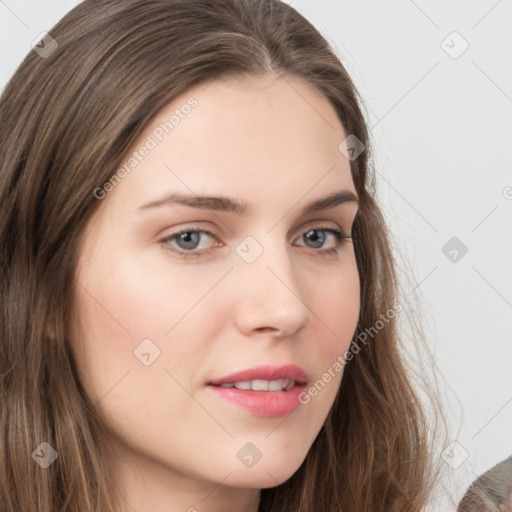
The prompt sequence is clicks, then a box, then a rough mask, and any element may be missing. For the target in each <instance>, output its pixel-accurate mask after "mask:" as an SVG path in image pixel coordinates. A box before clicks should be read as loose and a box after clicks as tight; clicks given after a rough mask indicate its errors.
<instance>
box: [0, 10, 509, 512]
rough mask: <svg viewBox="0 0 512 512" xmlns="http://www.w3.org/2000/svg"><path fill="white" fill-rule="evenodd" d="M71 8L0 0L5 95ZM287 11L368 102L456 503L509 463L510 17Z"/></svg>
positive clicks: (383, 192)
mask: <svg viewBox="0 0 512 512" xmlns="http://www.w3.org/2000/svg"><path fill="white" fill-rule="evenodd" d="M78 3H79V2H77V1H65V0H51V1H45V2H40V1H36V0H0V57H1V60H0V88H3V87H4V86H5V84H6V83H7V81H8V79H9V78H10V76H11V75H12V74H13V73H14V71H15V69H16V67H17V66H18V65H19V63H20V62H21V60H22V59H23V57H24V56H25V55H26V53H27V52H28V51H31V49H30V44H31V42H32V41H33V40H34V39H36V38H37V37H38V36H39V34H41V33H42V32H44V31H50V29H51V27H52V26H53V25H54V24H55V23H56V22H57V21H58V20H59V19H60V18H61V17H62V16H63V15H64V14H65V13H66V12H67V11H69V10H70V9H71V8H73V7H74V6H75V5H77V4H78ZM288 3H289V4H291V5H292V6H293V7H295V8H296V9H297V10H298V11H299V12H301V13H302V14H303V15H304V16H305V17H306V18H307V19H308V20H310V21H311V22H312V23H313V24H314V25H315V26H316V27H317V28H318V29H319V30H320V32H322V34H323V35H324V36H325V37H326V38H327V39H328V41H329V42H330V43H331V45H332V46H333V47H334V48H335V50H336V52H337V53H338V55H339V56H340V58H341V60H342V62H343V64H344V65H345V66H346V68H347V70H348V72H349V73H350V74H351V76H352V77H353V79H354V82H355V83H356V86H357V87H358V89H359V91H360V93H361V95H362V97H363V100H364V102H365V107H366V111H367V116H368V123H369V126H370V127H371V132H372V137H373V143H374V148H373V149H374V155H375V168H376V171H377V186H378V195H379V199H380V201H381V204H382V207H383V210H384V213H385V215H386V217H387V220H388V222H389V224H390V226H391V229H392V232H393V236H394V240H395V243H396V247H397V251H398V252H399V253H400V254H404V255H405V258H406V260H407V261H408V262H409V265H410V267H411V269H412V280H413V282H414V283H415V285H414V286H413V287H412V288H409V289H407V286H409V287H410V285H404V292H405V293H406V294H409V295H410V294H415V295H417V296H418V299H419V300H421V301H423V307H422V315H423V317H424V322H425V326H426V329H427V335H428V341H429V344H430V346H431V347H432V348H433V350H434V351H435V353H436V355H437V357H438V360H439V365H440V368H441V371H442V374H443V376H444V378H445V379H446V382H447V384H448V385H449V388H450V389H451V391H450V393H451V397H452V398H451V404H450V407H449V410H448V414H449V418H450V423H451V425H452V434H451V439H450V441H451V442H456V443H457V444H456V445H452V446H449V447H447V448H448V450H447V451H446V452H445V453H444V458H445V460H446V469H447V471H448V473H447V475H448V480H450V482H449V483H448V484H447V485H448V487H450V486H451V487H450V489H451V491H450V492H451V495H452V497H453V499H455V500H457V499H458V498H459V497H460V495H461V494H462V492H463V490H464V489H465V488H466V487H467V485H468V484H469V483H470V481H471V480H472V479H473V478H474V477H475V475H477V474H480V473H482V472H484V471H486V470H487V469H489V468H490V467H491V466H492V465H494V464H496V463H497V462H499V461H501V460H503V459H504V458H506V457H508V456H509V455H511V454H512V274H511V272H510V270H509V267H510V263H511V262H512V236H511V232H512V229H511V227H512V172H511V160H512V157H511V151H510V149H511V146H512V144H511V142H512V139H511V135H512V115H511V114H512V74H511V71H510V62H511V61H512V58H511V57H512V55H511V53H512V31H511V30H510V26H511V22H512V4H511V3H510V2H509V1H506V0H499V1H496V0H485V1H479V2H477V1H458V2H454V1H452V2H434V1H432V0H430V1H425V0H421V1H420V0H417V1H412V0H391V1H387V2H378V1H377V0H373V1H370V0H364V1H357V2H356V1H355V0H354V1H352V2H349V1H345V0H341V1H340V0H337V1H336V0H322V1H318V0H317V1H313V0H293V1H291V0H288ZM466 47H467V48H466ZM0 122H1V120H0ZM453 237H456V240H452V241H451V242H449V241H450V240H451V239H452V238H453ZM446 244H448V245H446ZM464 246H465V247H466V248H467V252H466V253H465V254H463V253H464V250H465V249H464ZM443 248H444V249H443ZM454 251H455V252H454ZM403 268H404V269H405V271H404V272H405V273H407V272H409V270H407V265H406V264H404V266H403ZM418 364H421V362H418ZM441 509H442V510H453V506H450V505H449V504H447V503H446V504H445V503H441V501H440V502H439V503H438V505H437V507H436V510H437V512H439V510H441Z"/></svg>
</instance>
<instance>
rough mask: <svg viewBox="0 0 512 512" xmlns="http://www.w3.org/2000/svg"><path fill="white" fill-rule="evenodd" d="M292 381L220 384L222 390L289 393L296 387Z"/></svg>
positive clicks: (244, 381)
mask: <svg viewBox="0 0 512 512" xmlns="http://www.w3.org/2000/svg"><path fill="white" fill-rule="evenodd" d="M295 384H296V383H295V381H294V380H292V379H276V380H261V379H255V380H242V381H238V382H224V383H222V384H219V387H221V388H236V389H242V390H244V391H248V390H250V389H252V390H253V391H289V390H290V389H292V388H293V387H294V386H295Z"/></svg>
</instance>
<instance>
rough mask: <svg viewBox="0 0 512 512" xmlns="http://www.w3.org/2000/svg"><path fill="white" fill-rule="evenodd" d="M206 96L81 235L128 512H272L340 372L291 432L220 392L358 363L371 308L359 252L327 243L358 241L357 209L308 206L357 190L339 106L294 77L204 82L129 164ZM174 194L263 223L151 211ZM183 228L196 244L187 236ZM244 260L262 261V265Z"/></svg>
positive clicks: (94, 365)
mask: <svg viewBox="0 0 512 512" xmlns="http://www.w3.org/2000/svg"><path fill="white" fill-rule="evenodd" d="M191 97H194V98H195V99H196V100H197V105H196V106H195V107H194V108H193V109H192V110H191V111H190V113H189V114H188V115H187V116H184V117H183V119H180V122H179V124H177V125H176V126H175V127H174V129H173V130H172V131H171V132H170V133H169V134H166V135H165V137H163V139H162V141H160V142H159V144H158V145H157V147H155V148H153V149H151V150H150V151H149V153H148V154H147V155H146V156H145V157H144V158H143V159H142V160H141V161H140V162H139V163H138V165H137V166H136V167H135V168H134V169H133V171H132V172H130V173H128V174H127V175H126V176H125V178H124V179H122V181H121V182H120V183H118V184H117V185H115V187H113V189H112V190H110V191H109V192H108V193H107V194H106V195H105V197H104V199H102V200H101V202H102V203H101V205H100V208H99V210H98V211H97V212H95V214H94V216H93V217H92V218H91V221H90V222H89V223H88V225H87V229H86V230H85V231H84V233H83V239H82V242H83V243H82V246H81V248H80V254H79V262H78V267H77V271H76V280H77V285H76V299H77V301H76V314H75V322H74V324H73V325H74V327H73V333H72V336H71V345H72V350H73V354H74V357H75V358H76V360H77V365H78V368H79V377H80V380H81V382H82V385H83V386H84V389H85V390H86V392H87V394H88V396H89V398H90V400H91V402H92V403H93V404H94V406H95V408H96V409H97V410H98V411H99V413H100V415H101V417H102V418H103V419H104V421H105V422H106V424H107V425H108V427H109V430H110V432H111V435H112V446H113V447H115V450H116V455H117V456H116V457H115V458H114V459H113V460H112V461H109V462H111V464H112V471H113V474H114V475H115V478H116V482H117V484H118V485H119V486H120V488H121V490H122V493H123V495H124V496H125V498H126V503H127V512H128V511H129V512H145V511H147V510H151V511H152V512H185V511H189V512H194V511H198V512H226V511H228V510H236V511H238V512H243V511H246V512H256V511H257V508H258V503H259V499H260V489H262V488H267V487H274V486H276V485H278V484H280V483H282V482H284V481H285V480H287V479H288V478H290V477H291V476H292V474H293V473H294V472H295V471H296V470H297V469H298V468H299V466H300V465H301V463H302V462H303V460H304V458H305V457H306V455H307V453H308V450H309V449H310V447H311V445H312V443H313V441H314V439H315V437H316V436H317V434H318V433H319V431H320V429H321V427H322V425H323V423H324V421H325V419H326V417H327V414H328V412H329V410H330V408H331V406H332V404H333V402H334V399H335V396H336V393H337V391H338V389H339V386H340V382H341V377H342V371H338V372H336V373H335V377H334V378H332V380H331V381H330V382H329V383H328V384H327V385H326V386H325V387H324V388H323V389H322V390H321V391H320V392H318V394H317V395H316V396H315V397H314V398H311V400H310V401H309V403H308V404H307V405H304V404H302V405H300V406H299V407H298V408H297V409H296V410H294V411H293V412H292V413H291V414H289V415H288V416H286V417H278V418H263V417H258V416H256V415H253V414H251V413H250V412H248V411H246V410H244V409H242V408H240V407H238V406H235V405H233V404H232V403H230V402H227V401H225V400H223V399H222V398H220V397H219V396H217V395H216V394H215V393H213V392H212V391H211V389H209V388H208V387H207V386H206V383H207V382H208V381H209V380H211V379H214V378H218V377H222V376H225V375H228V374H230V373H233V372H237V371H241V370H245V369H249V368H253V367H255V366H259V365H265V364H270V365H284V364H296V365H298V366H300V367H302V368H303V369H304V370H305V371H306V373H307V375H308V385H312V384H314V383H315V382H316V381H317V380H318V379H319V378H321V376H322V374H324V372H326V371H327V370H328V369H329V368H331V367H332V366H333V364H334V363H335V361H336V360H337V358H338V357H339V356H340V355H342V354H344V353H345V352H346V351H347V349H348V348H349V346H350V342H351V339H352V336H353V334H354V332H355V328H356V324H357V319H358V315H359V308H360V303H359V291H360V289H359V286H360V285H359V276H358V270H357V265H356V260H355V255H354V247H353V243H352V241H350V240H345V241H343V240H342V241H341V243H340V244H338V243H337V240H336V237H335V236H334V235H333V234H331V233H330V232H329V231H326V229H336V230H340V231H342V232H344V233H347V234H350V233H351V229H352V224H353V221H354V217H355V215H356V211H357V203H355V202H345V203H343V204H339V205H337V206H335V207H333V208H329V209H323V210H321V211H317V212H313V213H309V214H307V215H303V214H301V210H302V209H303V207H305V206H306V205H308V204H309V203H311V202H313V201H315V200H317V199H320V198H324V197H326V196H328V195H331V194H333V193H334V192H339V191H341V190H348V191H351V192H352V193H353V194H356V191H355V187H354V183H353V181H352V177H351V173H350V165H349V161H348V160H347V159H346V158H345V156H344V155H343V154H342V153H340V151H339V150H338V146H339V144H340V143H341V142H342V141H343V140H344V139H345V138H346V136H347V134H346V133H345V132H344V130H343V127H342V125H341V123H340V121H339V120H338V118H337V116H336V113H335V111H334V109H333V107H332V106H331V105H330V103H329V101H328V100H327V99H326V98H325V97H324V96H323V95H322V94H321V93H320V92H318V91H317V90H316V89H315V88H314V87H312V86H311V85H309V84H308V83H307V82H305V81H303V80H302V79H300V78H297V77H293V76H286V77H281V76H278V75H275V74H269V75H266V76H265V77H263V78H262V77H259V78H247V77H244V78H242V79H238V80H234V79H232V78H230V79H223V80H218V79H217V80H214V81H211V82H209V83H202V84H200V85H198V86H195V87H193V88H191V89H190V90H188V91H187V92H186V93H184V94H183V95H181V96H180V97H178V98H176V99H175V100H174V101H173V102H172V103H171V104H170V105H168V106H167V107H166V108H165V109H163V110H162V111H161V112H160V113H159V114H158V116H157V117H155V118H154V120H153V121H152V122H151V124H150V126H148V128H147V130H146V131H145V132H144V133H143V134H142V135H141V136H140V137H139V140H138V141H137V142H136V143H135V144H134V146H133V148H132V149H131V150H130V152H129V153H131V152H133V151H135V150H137V149H138V148H140V147H141V146H142V145H143V144H144V142H145V141H146V140H147V137H148V136H149V135H151V134H152V132H153V130H155V128H156V127H158V126H159V125H160V123H162V122H163V121H166V120H169V118H170V116H171V115H172V113H173V111H174V110H175V109H177V108H180V106H182V105H184V104H186V102H187V100H189V99H190V98H191ZM127 158H128V157H127ZM91 193H92V191H91ZM169 193H183V194H188V195H191V196H194V197H195V196H202V195H207V196H223V197H229V198H232V199H236V200H238V201H244V202H246V203H247V206H248V211H247V212H246V213H245V214H243V215H242V214H239V213H235V212H227V211H220V210H217V211H214V210H205V209H199V208H195V207H192V206H185V205H181V204H165V205H161V206H158V207H152V208H141V207H142V206H143V205H145V204H147V203H151V202H153V201H157V200H159V199H161V198H163V197H164V196H165V195H166V194H169ZM202 229H206V230H208V231H211V232H212V233H213V235H208V234H205V233H201V232H200V231H199V232H198V230H202ZM314 229H316V230H319V231H315V232H313V236H312V237H310V238H308V237H306V236H305V235H306V234H307V233H308V232H309V231H311V230H314ZM184 230H185V231H188V232H190V234H189V235H188V239H187V238H184V237H181V238H180V237H178V236H173V235H176V234H177V233H179V232H180V231H184ZM247 237H252V239H250V242H251V243H250V244H249V245H244V243H247V240H246V239H247ZM254 241H256V243H255V242H254ZM243 242H244V243H243ZM355 243H356V242H355ZM194 244H195V245H194ZM241 244H242V245H241ZM251 244H252V245H251ZM240 246H242V247H244V248H245V249H246V252H248V253H250V254H251V255H254V254H256V253H255V252H254V251H257V250H259V249H258V247H261V250H262V253H261V254H259V256H258V257H257V258H256V259H255V260H254V261H253V262H251V263H248V262H247V261H246V260H244V258H242V257H241V256H240V254H239V252H237V250H236V249H237V247H240ZM330 249H336V251H337V252H336V253H334V252H330V253H329V252H327V251H329V250H330ZM180 250H181V251H189V252H196V254H197V255H196V256H189V257H187V258H185V257H183V256H182V255H180V254H179V253H178V252H174V251H180ZM242 254H243V253H242ZM143 340H151V342H148V341H146V342H145V343H146V345H143V346H142V347H144V348H145V350H144V354H146V355H144V356H143V357H142V359H144V360H146V362H148V360H151V359H152V358H153V357H154V356H155V354H156V353H157V351H158V350H159V351H160V353H159V356H158V357H156V359H154V360H153V361H152V362H151V364H149V365H146V364H143V362H141V358H140V357H137V356H136V355H135V353H134V351H135V352H136V353H137V347H138V346H139V345H140V344H141V342H142V341H143ZM152 344H154V346H153V345H152ZM148 347H149V348H148ZM155 347H158V348H155ZM140 352H141V351H140V350H139V356H140ZM148 353H149V354H150V356H148V355H147V354H148ZM246 443H252V445H254V446H255V447H257V449H258V451H259V452H260V453H261V454H262V456H261V459H260V460H259V461H258V462H257V463H256V464H254V465H253V466H252V467H247V466H246V465H245V464H244V463H242V461H241V460H240V458H239V457H238V456H237V453H238V452H239V450H241V449H242V447H244V446H245V445H246ZM246 449H247V448H246Z"/></svg>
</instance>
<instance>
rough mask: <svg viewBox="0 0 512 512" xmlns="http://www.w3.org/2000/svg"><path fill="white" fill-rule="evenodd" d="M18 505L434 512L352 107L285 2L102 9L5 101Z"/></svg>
mask: <svg viewBox="0 0 512 512" xmlns="http://www.w3.org/2000/svg"><path fill="white" fill-rule="evenodd" d="M0 116H1V119H2V123H1V126H0V144H1V147H2V152H3V158H2V161H1V164H0V165H1V167H0V209H1V210H2V216H1V221H0V247H1V249H0V250H1V251H2V252H1V259H0V261H1V266H0V268H1V276H0V277H1V279H0V282H1V286H2V314H1V327H2V329H1V336H2V345H1V346H2V350H1V380H0V383H1V384H0V393H1V399H2V404H3V410H2V416H1V428H2V434H3V435H2V441H1V442H0V446H1V452H0V460H1V472H2V479H1V484H0V489H1V491H0V508H1V510H5V511H7V510H8V511H18V510H19V511H24V512H27V511H43V510H44V511H52V512H53V511H55V512H56V511H58V510H69V511H81V512H84V511H93V510H101V511H102V512H111V511H112V512H113V511H119V512H121V511H123V512H124V511H128V510H129V511H134V512H139V511H142V510H152V511H153V512H160V511H163V510H165V511H166V512H174V511H178V510H180V511H181V510H188V511H196V510H197V511H200V512H202V511H208V512H216V511H227V510H233V511H237V512H241V511H247V512H255V511H265V512H270V511H275V512H277V511H279V512H285V511H286V512H287V511H290V512H292V511H293V512H298V511H304V512H306V511H307V512H312V511H320V510H322V511H333V512H334V511H341V510H347V511H348V510H357V511H361V512H362V511H372V512H376V511H391V510H393V511H407V512H412V511H419V510H421V509H422V508H423V507H424V506H425V503H426V500H427V497H428V494H429V491H430V487H431V484H432V481H433V480H432V475H433V472H432V466H431V461H430V444H429V438H430V437H431V436H432V435H433V434H434V432H432V430H429V428H428V426H427V418H426V413H425V411H424V410H423V407H422V405H421V404H420V401H419V399H418V397H417V395H416V393H415V391H414V390H413V387H412V384H411V377H410V374H409V373H408V371H407V368H406V365H405V361H404V358H403V354H402V350H401V345H400V341H399V337H398V335H397V322H396V314H397V312H399V311H400V310H401V309H402V304H401V303H400V301H399V300H398V295H397V285H396V278H395V273H394V263H393V258H392V253H391V250H390V245H389V241H388V235H387V232H386V227H385V223H384V220H383V217H382V215H381V212H380V210H379V207H378V205H377V204H376V202H375V200H374V197H373V196H374V183H373V176H372V175H371V174H370V172H369V169H368V167H369V164H368V162H369V140H368V133H367V129H366V126H365V122H364V118H363V115H362V113H361V109H360V107H359V104H358V96H357V92H356V90H355V88H354V85H353V84H352V82H351V80H350V78H349V76H348V74H347V72H346V71H345V69H344V68H343V66H342V65H341V63H340V61H339V59H338V57H337V56H335V55H334V53H333V52H332V51H331V49H330V47H329V46H328V44H327V42H326V41H325V40H324V39H323V38H322V36H321V35H320V34H319V33H318V32H317V30H316V29H314V28H313V27H312V26H311V24H310V23H308V22H307V21H306V20H305V19H304V18H303V17H302V16H300V15H299V14H298V13H297V12H296V11H295V10H294V9H292V8H291V7H290V6H288V5H286V4H284V3H282V2H280V1H276V0H259V1H255V0H208V1H207V0H204V1H197V0H185V1H162V0H129V1H126V0H122V1H121V0H86V1H85V2H83V3H81V4H80V5H79V6H78V7H76V8H75V9H73V10H72V11H71V12H70V13H69V14H68V15H67V16H65V17H64V18H63V19H62V20H61V21H60V22H59V23H58V24H57V25H56V26H55V27H54V28H53V29H52V30H51V31H50V34H49V35H47V36H45V37H44V38H43V39H42V41H41V42H40V43H39V44H38V45H35V46H34V51H33V52H31V53H30V54H29V55H28V56H27V58H26V59H25V61H24V62H23V63H22V64H21V66H20V68H19V69H18V70H17V72H16V73H15V75H14V76H13V78H12V80H11V81H10V83H9V84H8V86H7V87H6V89H5V91H4V93H3V96H2V99H1V102H0Z"/></svg>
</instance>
